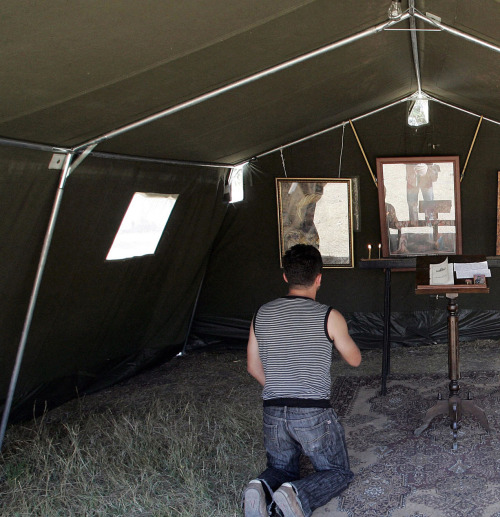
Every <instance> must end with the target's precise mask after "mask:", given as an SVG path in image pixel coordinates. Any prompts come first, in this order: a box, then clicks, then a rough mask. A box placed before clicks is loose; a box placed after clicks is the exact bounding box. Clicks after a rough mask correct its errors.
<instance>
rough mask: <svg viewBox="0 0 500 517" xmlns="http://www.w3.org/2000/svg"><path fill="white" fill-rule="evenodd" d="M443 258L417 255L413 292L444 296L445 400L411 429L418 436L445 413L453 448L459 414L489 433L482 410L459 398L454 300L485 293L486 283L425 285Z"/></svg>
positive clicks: (473, 258)
mask: <svg viewBox="0 0 500 517" xmlns="http://www.w3.org/2000/svg"><path fill="white" fill-rule="evenodd" d="M445 258H446V257H443V256H433V257H418V258H417V269H416V284H417V285H416V289H415V293H416V294H429V295H439V294H444V295H445V296H446V298H447V299H448V373H449V378H450V383H449V397H448V400H441V395H439V396H438V402H437V403H436V404H435V405H434V406H433V407H431V408H430V409H429V410H428V411H427V413H426V415H425V418H424V422H423V424H422V425H421V426H420V427H419V428H417V429H416V430H415V435H416V436H420V435H421V434H422V432H423V431H425V429H427V427H428V426H429V424H430V423H431V421H432V420H433V419H434V418H435V417H436V416H438V415H446V414H447V415H448V416H449V418H450V420H451V423H450V427H451V430H452V431H453V449H454V450H456V448H457V433H458V429H459V427H460V420H461V418H462V414H466V413H469V414H471V415H473V416H474V417H475V418H477V419H478V420H479V422H480V424H481V425H482V426H483V427H484V428H485V429H486V430H487V431H488V432H489V430H490V428H489V425H488V420H487V419H486V415H485V413H484V411H483V410H482V409H481V408H479V407H478V406H476V405H475V404H474V402H473V401H472V400H471V399H470V397H469V396H468V397H467V399H465V400H464V399H462V398H461V397H460V394H459V391H460V384H459V380H460V354H459V339H458V303H457V298H458V295H459V294H460V293H467V294H470V293H489V288H488V286H487V284H480V285H476V284H473V283H466V280H455V283H454V284H453V285H429V265H430V264H438V263H440V262H443V260H445ZM485 260H486V257H484V256H480V255H453V256H449V257H448V261H449V262H452V263H454V262H462V263H470V262H482V261H485Z"/></svg>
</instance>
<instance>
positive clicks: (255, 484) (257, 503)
mask: <svg viewBox="0 0 500 517" xmlns="http://www.w3.org/2000/svg"><path fill="white" fill-rule="evenodd" d="M245 517H268V513H267V505H266V494H265V493H264V487H263V486H262V483H261V482H260V481H259V480H258V479H253V480H252V481H250V483H248V485H247V487H246V489H245Z"/></svg>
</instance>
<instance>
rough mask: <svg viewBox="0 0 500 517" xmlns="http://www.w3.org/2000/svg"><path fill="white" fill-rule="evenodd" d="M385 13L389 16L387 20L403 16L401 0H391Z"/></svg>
mask: <svg viewBox="0 0 500 517" xmlns="http://www.w3.org/2000/svg"><path fill="white" fill-rule="evenodd" d="M387 15H388V16H389V20H399V19H400V18H401V16H403V10H402V9H401V0H392V2H391V5H390V7H389V10H388V11H387Z"/></svg>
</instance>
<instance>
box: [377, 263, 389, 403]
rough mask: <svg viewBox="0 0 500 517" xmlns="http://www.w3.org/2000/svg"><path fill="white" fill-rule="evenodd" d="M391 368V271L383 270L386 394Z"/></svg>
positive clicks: (383, 352)
mask: <svg viewBox="0 0 500 517" xmlns="http://www.w3.org/2000/svg"><path fill="white" fill-rule="evenodd" d="M390 368H391V270H390V269H386V270H385V286H384V341H383V343H382V389H381V390H380V393H381V395H386V394H387V376H388V375H389V373H390Z"/></svg>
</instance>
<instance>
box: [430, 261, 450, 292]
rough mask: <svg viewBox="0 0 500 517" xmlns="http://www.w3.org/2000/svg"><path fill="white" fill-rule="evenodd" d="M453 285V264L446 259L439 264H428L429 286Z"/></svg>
mask: <svg viewBox="0 0 500 517" xmlns="http://www.w3.org/2000/svg"><path fill="white" fill-rule="evenodd" d="M454 283H455V278H454V276H453V264H451V263H449V262H448V257H446V258H445V259H444V260H443V262H440V263H439V264H429V285H449V284H454Z"/></svg>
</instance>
